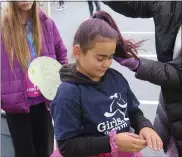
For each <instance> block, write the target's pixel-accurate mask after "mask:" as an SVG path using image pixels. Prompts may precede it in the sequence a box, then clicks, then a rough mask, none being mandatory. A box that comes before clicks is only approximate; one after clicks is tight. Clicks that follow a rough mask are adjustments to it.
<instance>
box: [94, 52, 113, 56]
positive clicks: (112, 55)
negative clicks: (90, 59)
mask: <svg viewBox="0 0 182 157" xmlns="http://www.w3.org/2000/svg"><path fill="white" fill-rule="evenodd" d="M113 55H114V53H113V54H112V55H103V54H97V55H96V56H100V57H111V56H113Z"/></svg>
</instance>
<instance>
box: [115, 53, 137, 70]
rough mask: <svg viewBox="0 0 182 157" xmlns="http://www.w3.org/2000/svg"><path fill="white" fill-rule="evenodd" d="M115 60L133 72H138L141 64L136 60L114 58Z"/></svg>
mask: <svg viewBox="0 0 182 157" xmlns="http://www.w3.org/2000/svg"><path fill="white" fill-rule="evenodd" d="M114 60H115V61H116V62H118V63H119V64H120V65H122V66H125V67H127V68H129V69H130V70H132V71H136V70H137V69H138V67H139V64H140V61H139V59H135V58H120V57H115V56H114Z"/></svg>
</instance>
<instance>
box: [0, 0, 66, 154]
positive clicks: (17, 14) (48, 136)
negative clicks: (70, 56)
mask: <svg viewBox="0 0 182 157" xmlns="http://www.w3.org/2000/svg"><path fill="white" fill-rule="evenodd" d="M39 56H49V57H52V58H54V59H56V60H57V61H59V62H60V63H61V64H66V63H67V62H68V60H67V50H66V48H65V46H64V44H63V41H62V39H61V37H60V35H59V32H58V29H57V27H56V25H55V23H54V22H53V20H52V19H50V18H49V17H47V16H46V15H45V13H44V12H43V11H42V10H41V9H40V8H39V7H38V4H37V2H29V1H24V2H8V4H7V7H6V8H4V10H3V14H2V35H1V57H2V58H1V72H2V73H1V80H2V84H1V105H2V109H3V110H5V112H6V116H7V122H8V126H9V130H10V133H11V136H12V140H13V145H14V149H15V156H16V157H49V155H50V154H51V152H52V149H53V127H52V119H51V116H50V111H49V108H48V105H49V104H48V103H47V101H46V99H45V98H44V97H43V96H42V94H41V92H40V90H39V89H38V88H37V87H36V86H35V85H34V84H32V83H31V82H30V80H29V78H28V75H27V69H28V66H29V64H30V62H31V61H32V60H33V59H35V58H36V57H39Z"/></svg>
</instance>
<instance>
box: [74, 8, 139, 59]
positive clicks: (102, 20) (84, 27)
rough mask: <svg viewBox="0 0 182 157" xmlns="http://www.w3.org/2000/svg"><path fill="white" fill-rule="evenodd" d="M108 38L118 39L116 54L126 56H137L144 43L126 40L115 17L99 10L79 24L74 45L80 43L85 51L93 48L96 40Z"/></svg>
mask: <svg viewBox="0 0 182 157" xmlns="http://www.w3.org/2000/svg"><path fill="white" fill-rule="evenodd" d="M106 39H111V40H112V39H113V40H117V45H116V50H115V56H117V57H124V58H125V57H127V56H128V54H133V56H135V54H136V53H137V48H138V47H139V46H140V44H141V43H142V42H138V43H133V42H131V41H129V40H124V39H123V37H122V35H121V33H120V31H119V29H118V27H117V25H116V23H115V21H114V19H113V18H112V17H111V16H110V15H109V14H108V13H107V12H105V11H99V12H97V13H95V14H94V16H93V18H90V19H89V20H86V21H84V22H83V23H82V24H81V25H80V26H79V28H78V30H77V32H76V34H75V37H74V45H76V44H79V45H80V47H81V49H82V50H83V52H85V51H87V50H88V49H91V48H92V47H93V46H94V44H95V42H96V41H98V40H100V41H102V40H106Z"/></svg>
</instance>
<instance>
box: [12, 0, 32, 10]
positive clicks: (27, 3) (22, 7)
mask: <svg viewBox="0 0 182 157" xmlns="http://www.w3.org/2000/svg"><path fill="white" fill-rule="evenodd" d="M15 3H16V6H17V8H18V9H20V10H21V11H29V10H30V9H31V8H32V5H33V3H34V2H32V1H31V2H30V1H23V2H15Z"/></svg>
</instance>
